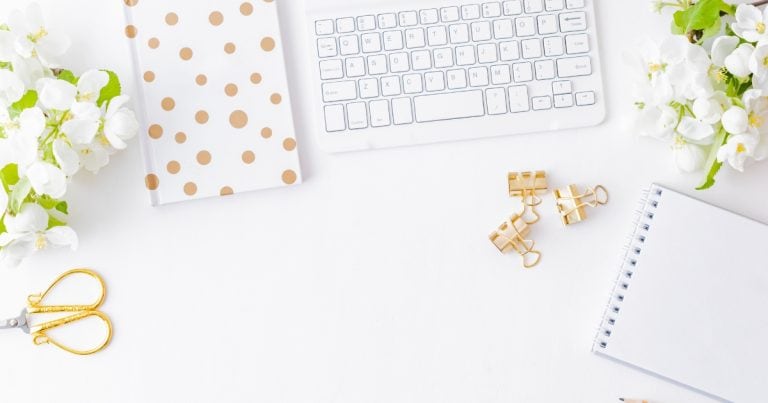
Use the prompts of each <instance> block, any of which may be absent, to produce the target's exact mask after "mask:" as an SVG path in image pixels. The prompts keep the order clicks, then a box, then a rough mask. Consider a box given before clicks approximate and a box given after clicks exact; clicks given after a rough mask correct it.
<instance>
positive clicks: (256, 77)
mask: <svg viewBox="0 0 768 403" xmlns="http://www.w3.org/2000/svg"><path fill="white" fill-rule="evenodd" d="M251 82H252V83H254V84H260V83H261V74H259V73H253V74H251Z"/></svg>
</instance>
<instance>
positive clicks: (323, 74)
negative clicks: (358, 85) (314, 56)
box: [320, 59, 344, 80]
mask: <svg viewBox="0 0 768 403" xmlns="http://www.w3.org/2000/svg"><path fill="white" fill-rule="evenodd" d="M343 66H344V65H343V63H342V62H341V60H339V59H335V60H321V61H320V78H322V79H323V80H334V79H337V78H344V67H343Z"/></svg>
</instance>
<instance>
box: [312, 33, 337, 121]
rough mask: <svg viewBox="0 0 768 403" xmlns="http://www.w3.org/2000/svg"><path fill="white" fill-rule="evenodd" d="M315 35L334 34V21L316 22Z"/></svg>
mask: <svg viewBox="0 0 768 403" xmlns="http://www.w3.org/2000/svg"><path fill="white" fill-rule="evenodd" d="M315 33H316V34H318V35H330V34H332V33H333V20H320V21H316V22H315ZM342 113H343V112H342ZM342 130H343V129H342Z"/></svg>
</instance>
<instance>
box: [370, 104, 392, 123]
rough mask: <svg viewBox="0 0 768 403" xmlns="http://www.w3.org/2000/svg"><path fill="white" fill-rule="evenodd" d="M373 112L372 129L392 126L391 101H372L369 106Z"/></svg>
mask: <svg viewBox="0 0 768 403" xmlns="http://www.w3.org/2000/svg"><path fill="white" fill-rule="evenodd" d="M368 106H369V109H370V111H371V127H384V126H389V125H391V124H392V122H391V120H390V117H389V101H387V100H383V99H382V100H378V101H371V103H369V104H368Z"/></svg>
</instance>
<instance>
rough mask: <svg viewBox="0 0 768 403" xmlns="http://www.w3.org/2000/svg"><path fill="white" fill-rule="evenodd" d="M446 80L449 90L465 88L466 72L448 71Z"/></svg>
mask: <svg viewBox="0 0 768 403" xmlns="http://www.w3.org/2000/svg"><path fill="white" fill-rule="evenodd" d="M446 78H447V79H448V89H450V90H457V89H462V88H467V72H466V71H465V70H464V69H457V70H448V72H447V73H446Z"/></svg>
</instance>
